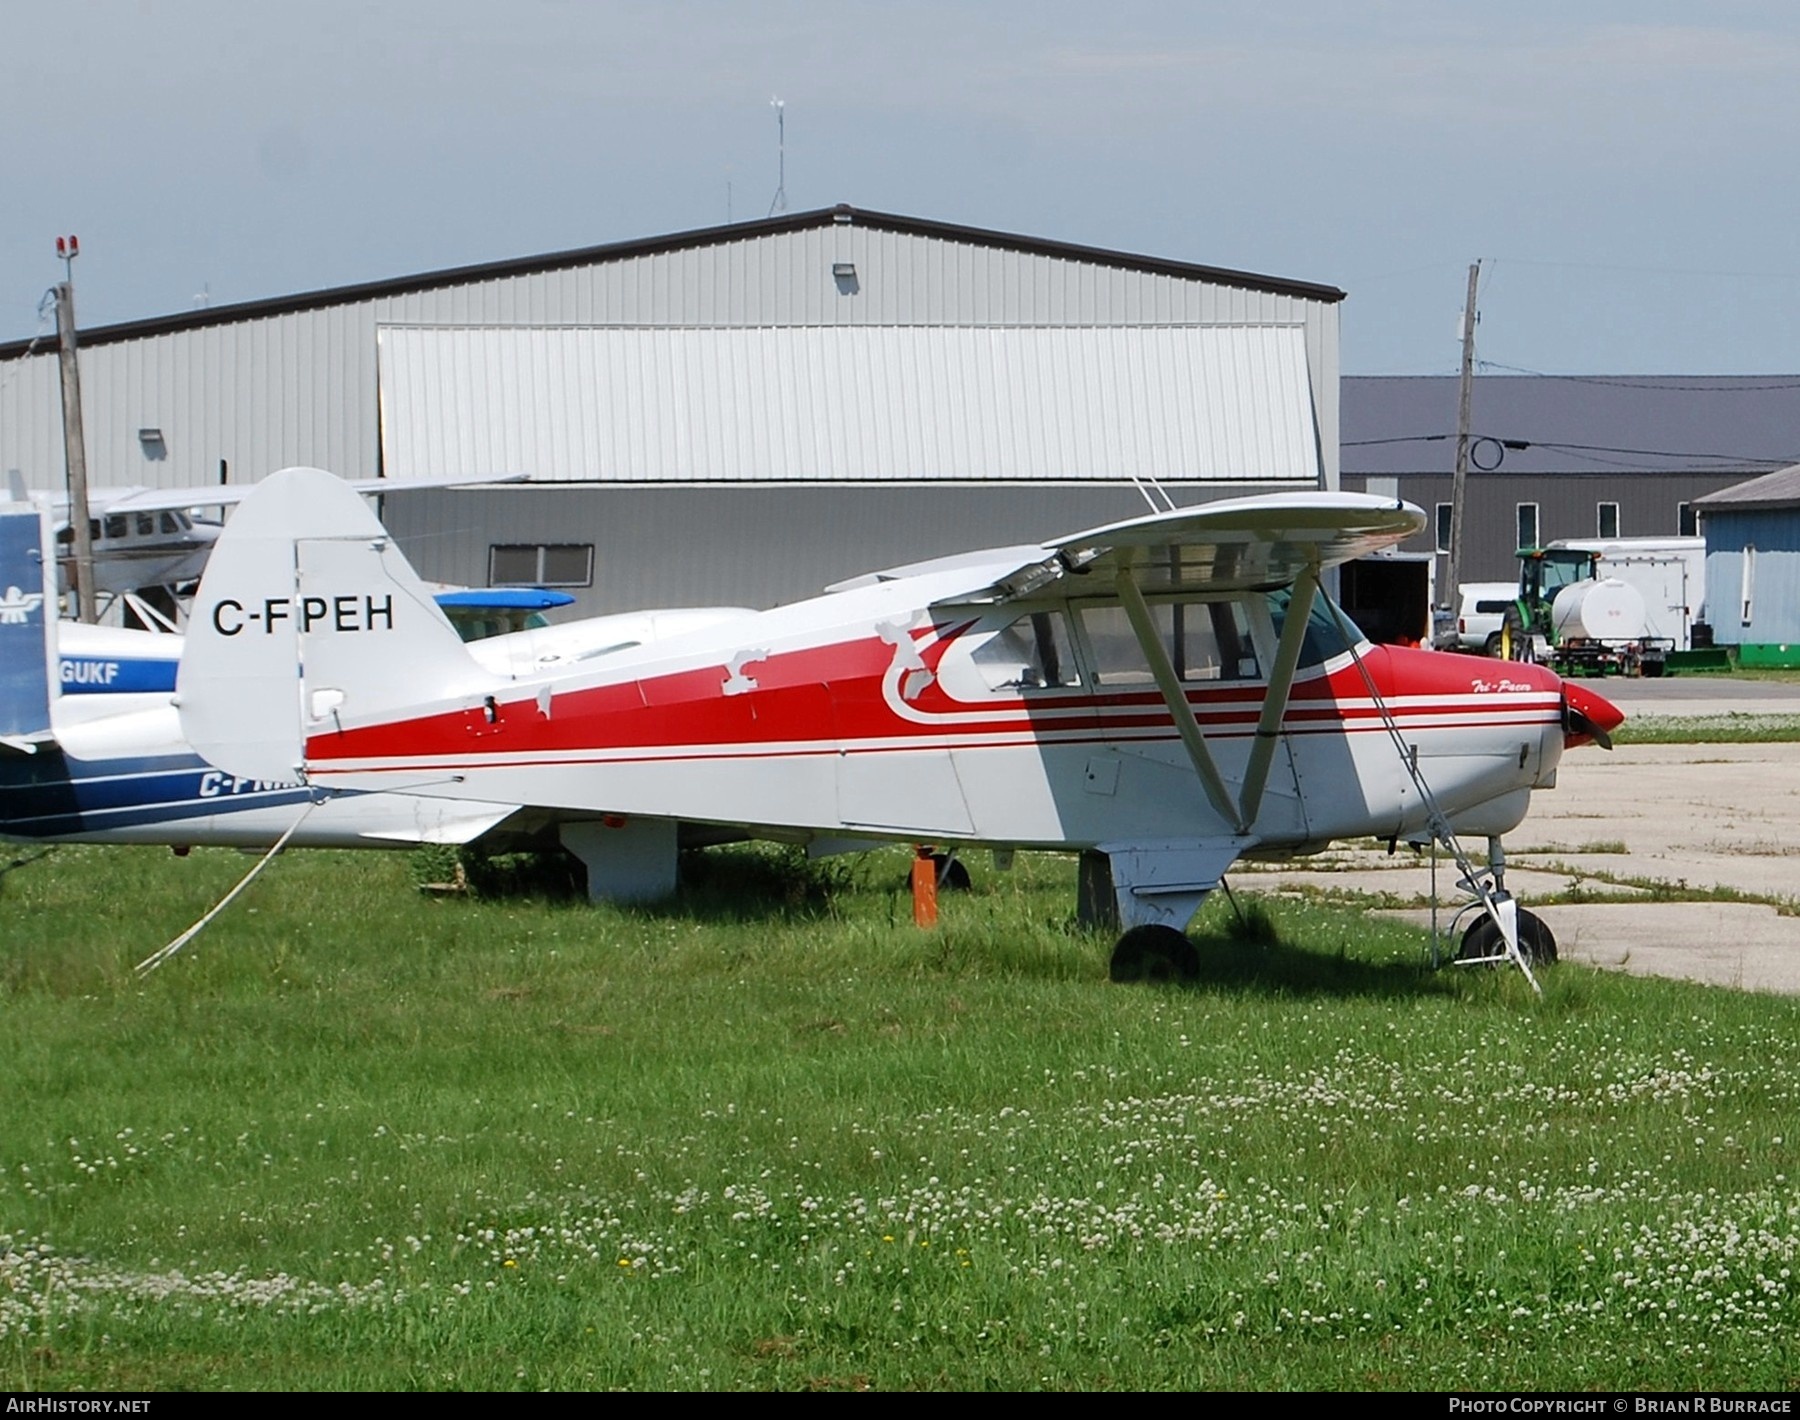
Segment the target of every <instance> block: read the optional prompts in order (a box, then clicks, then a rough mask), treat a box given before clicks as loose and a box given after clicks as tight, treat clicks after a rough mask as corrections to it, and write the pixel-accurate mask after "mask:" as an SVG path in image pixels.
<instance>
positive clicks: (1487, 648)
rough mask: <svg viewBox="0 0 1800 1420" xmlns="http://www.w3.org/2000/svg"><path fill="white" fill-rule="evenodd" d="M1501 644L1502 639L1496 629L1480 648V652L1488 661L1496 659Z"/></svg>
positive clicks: (1497, 658)
mask: <svg viewBox="0 0 1800 1420" xmlns="http://www.w3.org/2000/svg"><path fill="white" fill-rule="evenodd" d="M1502 646H1503V641H1502V638H1501V635H1500V633H1499V632H1498V631H1496V632H1495V633H1494V634H1493V635H1492V636H1490V637H1488V639H1487V644H1486V645H1484V646H1483V647H1482V648H1481V654H1482V655H1484V656H1486V657H1487V658H1488V659H1489V660H1490V661H1497V660H1499V659H1500V651H1501V649H1502Z"/></svg>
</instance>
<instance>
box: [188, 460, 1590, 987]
mask: <svg viewBox="0 0 1800 1420" xmlns="http://www.w3.org/2000/svg"><path fill="white" fill-rule="evenodd" d="M1423 523H1424V515H1423V514H1422V513H1421V512H1420V511H1419V510H1418V509H1417V508H1414V507H1412V506H1411V505H1409V504H1405V503H1398V502H1395V501H1393V500H1391V499H1381V498H1376V497H1371V496H1366V495H1359V494H1329V493H1320V494H1304V495H1300V494H1292V495H1280V496H1274V497H1266V498H1256V499H1239V500H1233V501H1227V502H1219V503H1212V504H1207V505H1203V506H1200V507H1196V508H1187V509H1176V510H1172V511H1170V512H1167V513H1160V514H1152V515H1150V516H1146V517H1140V518H1136V519H1133V520H1131V521H1128V522H1122V523H1117V524H1114V525H1112V526H1109V527H1104V528H1098V529H1095V530H1093V531H1090V532H1084V533H1079V534H1076V535H1074V536H1071V537H1064V538H1059V539H1057V540H1055V541H1052V542H1048V543H1045V544H1042V545H1026V546H1018V547H1009V548H1001V549H996V550H993V551H990V552H984V553H979V554H970V555H965V556H959V557H953V558H947V559H941V560H939V561H936V562H930V563H923V564H920V565H918V566H914V567H910V568H901V569H897V570H895V571H892V572H886V573H876V574H872V575H870V576H867V577H863V578H858V579H856V580H854V581H851V582H846V583H840V584H838V585H837V586H836V587H834V588H832V589H830V590H828V591H827V592H826V594H825V595H823V596H820V597H817V598H814V599H812V600H809V601H803V602H799V603H795V604H792V605H789V606H783V607H778V608H775V609H774V610H771V611H766V612H761V613H757V614H755V615H751V616H745V617H740V618H737V619H734V620H732V621H730V622H727V623H723V624H720V625H717V626H714V627H711V628H707V629H702V630H700V631H697V632H695V633H693V634H690V635H683V636H678V637H674V638H671V639H668V640H663V641H659V642H657V643H656V644H654V645H647V646H643V647H638V648H627V649H623V650H620V651H618V652H616V653H614V654H610V655H607V656H605V657H602V658H599V659H595V660H592V661H589V662H585V663H581V664H575V665H571V666H568V667H566V668H559V669H552V670H549V671H544V672H538V673H531V674H526V675H523V676H519V677H514V678H509V677H505V676H500V675H496V674H494V673H493V672H492V671H490V670H488V669H485V668H484V667H483V666H482V665H481V664H479V663H478V662H477V661H476V660H474V659H473V658H472V657H471V656H470V655H469V653H468V652H467V650H466V649H465V648H464V647H463V645H462V644H461V643H460V642H459V641H458V640H457V638H456V636H455V634H454V632H453V631H452V630H451V628H450V627H449V625H448V624H447V623H446V622H445V620H444V617H443V614H442V613H441V612H440V611H439V610H438V608H437V607H436V606H435V605H434V604H433V603H432V600H431V598H430V596H429V595H428V594H427V593H426V591H425V589H424V587H423V586H422V585H421V584H420V582H419V580H418V578H417V576H416V575H415V574H414V573H413V571H412V569H411V567H410V566H409V565H408V564H407V563H406V561H405V559H404V557H403V556H402V554H401V553H400V551H399V550H398V548H397V547H396V546H395V545H394V543H393V541H392V539H391V537H390V536H389V535H388V534H387V532H386V531H385V529H383V527H382V526H381V524H380V522H379V521H378V520H377V519H376V517H375V516H374V515H373V514H372V513H371V512H370V511H369V510H368V509H367V507H366V506H365V505H364V504H363V502H362V500H361V499H359V498H357V497H355V496H354V495H353V494H352V493H351V492H350V491H349V490H348V489H346V488H344V487H343V485H342V484H340V483H339V481H338V480H336V479H335V478H333V477H332V476H331V475H329V474H326V473H323V472H321V471H319V470H316V469H288V470H284V471H283V472H281V473H278V474H275V475H274V476H272V477H270V478H269V479H267V480H265V481H264V482H263V483H261V484H260V485H259V486H258V488H257V490H256V492H255V493H254V494H253V495H252V496H251V497H250V498H249V499H248V500H247V501H246V502H245V503H244V504H243V505H242V507H241V508H240V509H239V510H238V513H237V515H236V516H235V517H234V518H233V519H232V521H231V523H230V525H229V526H228V527H227V529H226V531H225V534H224V535H223V536H222V537H221V538H220V539H219V542H218V545H217V547H216V548H215V551H214V554H213V560H212V562H211V564H210V566H209V567H208V569H207V572H206V576H205V579H204V581H203V582H202V585H201V588H200V592H199V594H198V597H197V599H196V601H195V604H194V612H193V615H192V617H191V618H190V622H189V634H188V644H187V647H186V649H185V651H184V654H183V658H182V664H181V669H180V677H179V683H178V697H177V698H178V701H179V706H180V714H181V724H182V728H183V731H184V733H185V736H186V738H187V739H188V740H189V741H190V742H191V743H192V744H193V746H194V747H195V749H196V750H197V751H198V752H199V753H200V754H201V755H203V756H204V757H205V758H207V759H208V760H209V761H211V762H212V763H213V764H215V765H217V766H218V767H219V768H221V769H223V770H225V771H226V772H228V773H231V774H235V775H238V776H240V777H244V778H249V779H292V778H296V777H298V778H302V779H304V780H305V781H306V782H307V783H308V784H309V785H311V786H313V787H315V788H319V789H340V788H341V789H356V790H393V791H399V792H403V793H406V794H417V795H425V796H431V797H443V798H450V799H462V798H470V799H477V800H482V801H487V802H503V803H515V804H523V805H530V806H534V807H535V808H537V809H539V810H542V811H545V812H548V813H550V814H551V815H553V816H554V817H555V819H556V821H557V822H558V823H559V825H560V834H561V837H562V840H563V842H564V843H565V845H567V846H568V847H569V848H570V849H571V850H572V851H573V852H575V853H576V854H577V856H579V857H580V858H581V859H582V860H583V861H584V862H585V864H586V865H587V868H588V874H589V885H590V890H591V891H592V892H593V893H594V895H596V896H605V897H614V898H624V899H630V898H649V897H654V896H657V895H660V894H662V893H665V892H667V891H669V890H670V889H672V888H673V887H674V885H675V875H676V864H677V854H678V850H679V848H680V846H681V844H682V843H683V841H684V834H686V835H697V836H702V837H704V836H708V835H710V836H712V837H715V838H716V837H718V836H722V835H724V834H726V833H730V832H735V833H737V834H739V835H749V836H755V837H765V838H770V839H777V840H788V841H798V842H804V843H807V844H808V845H809V846H810V847H811V848H812V849H813V851H815V852H829V851H836V850H841V849H844V848H848V847H852V846H855V845H856V844H858V843H865V844H866V843H870V842H878V841H887V842H892V841H904V842H913V843H933V844H948V843H960V844H981V845H987V846H992V847H996V848H1031V849H1063V850H1077V851H1080V852H1081V853H1083V855H1084V860H1083V877H1084V882H1085V884H1086V887H1087V889H1088V891H1087V893H1086V894H1085V895H1086V896H1087V897H1088V898H1089V900H1090V902H1092V901H1095V900H1098V901H1099V902H1100V903H1102V904H1103V905H1104V906H1105V907H1106V908H1107V909H1109V911H1107V913H1106V916H1108V917H1111V916H1114V915H1116V920H1117V923H1118V925H1119V926H1120V927H1121V928H1122V929H1123V936H1122V937H1121V938H1120V941H1119V945H1118V947H1117V948H1116V950H1115V954H1114V961H1113V967H1114V974H1115V975H1120V976H1124V975H1132V974H1135V973H1139V972H1142V971H1145V970H1151V971H1174V972H1180V971H1183V970H1186V969H1191V967H1192V964H1193V962H1194V957H1193V948H1192V946H1191V945H1190V944H1189V943H1188V942H1187V939H1186V938H1185V936H1183V935H1182V929H1183V928H1185V926H1186V925H1187V922H1188V920H1189V918H1190V917H1191V916H1192V915H1193V913H1194V911H1195V909H1196V908H1197V907H1198V906H1199V904H1200V902H1201V900H1202V899H1203V898H1204V897H1205V896H1206V894H1207V893H1208V892H1210V891H1211V890H1212V889H1214V888H1215V887H1217V886H1218V884H1219V882H1220V880H1221V878H1222V876H1223V874H1224V873H1225V872H1226V870H1227V869H1228V868H1229V867H1230V866H1231V865H1232V863H1234V862H1235V861H1236V860H1237V859H1239V858H1241V857H1286V856H1291V855H1294V854H1301V853H1307V852H1310V851H1314V850H1317V849H1319V848H1322V847H1323V846H1325V845H1326V844H1328V843H1330V842H1331V841H1332V840H1334V839H1340V838H1353V837H1371V836H1372V837H1377V838H1381V839H1395V838H1412V839H1415V840H1419V841H1423V840H1425V839H1427V838H1433V837H1435V838H1441V839H1444V840H1445V841H1447V842H1453V841H1454V839H1453V835H1454V833H1457V832H1460V833H1470V834H1478V835H1481V836H1484V837H1486V838H1487V839H1488V840H1489V849H1490V852H1489V874H1488V876H1486V877H1483V876H1481V875H1478V874H1477V873H1476V871H1475V870H1474V869H1473V867H1472V866H1470V865H1469V864H1468V861H1467V859H1466V858H1462V857H1461V856H1460V850H1459V861H1461V862H1462V863H1463V864H1464V881H1465V883H1466V884H1467V885H1468V886H1469V888H1470V890H1471V891H1473V892H1474V893H1475V894H1476V896H1477V897H1478V899H1479V901H1480V905H1481V910H1482V911H1483V912H1484V914H1485V917H1486V919H1487V923H1488V927H1487V931H1488V934H1489V940H1491V941H1492V942H1494V943H1497V944H1498V946H1497V947H1496V948H1495V952H1496V954H1497V955H1499V956H1502V957H1506V958H1510V959H1512V960H1514V961H1515V962H1517V963H1518V964H1519V965H1520V966H1522V967H1525V966H1527V963H1526V955H1527V954H1526V953H1522V952H1521V951H1520V947H1519V942H1520V938H1521V935H1524V936H1526V937H1527V939H1528V945H1529V943H1530V941H1531V940H1533V939H1538V938H1541V937H1543V935H1544V934H1543V932H1542V927H1541V924H1538V923H1536V922H1535V919H1532V920H1531V922H1532V928H1533V930H1532V931H1531V932H1525V933H1522V929H1521V926H1520V921H1521V919H1520V916H1519V914H1518V910H1517V907H1516V905H1515V904H1514V902H1513V900H1512V899H1511V898H1510V896H1509V895H1508V894H1507V893H1506V892H1505V891H1504V888H1503V883H1502V878H1501V874H1502V872H1503V866H1502V863H1503V860H1502V858H1501V855H1500V852H1499V841H1500V836H1501V835H1502V834H1504V833H1506V832H1508V831H1510V830H1511V829H1512V828H1514V827H1515V826H1517V824H1518V823H1519V822H1520V821H1521V819H1523V817H1524V816H1525V813H1526V810H1527V808H1528V806H1529V803H1530V798H1531V791H1532V790H1533V789H1537V788H1546V787H1549V786H1551V785H1552V784H1553V783H1554V779H1555V771H1556V766H1557V762H1558V760H1559V759H1560V758H1561V755H1562V752H1563V750H1564V748H1565V747H1567V746H1569V745H1573V744H1579V743H1582V742H1584V741H1587V740H1599V741H1601V742H1603V743H1604V742H1605V741H1606V737H1607V732H1608V731H1609V730H1610V729H1612V728H1613V727H1614V726H1616V725H1617V724H1618V723H1619V722H1620V721H1621V719H1622V718H1623V717H1622V716H1621V715H1620V714H1619V712H1618V711H1617V710H1616V709H1615V708H1614V707H1613V706H1612V705H1610V704H1608V703H1607V702H1606V701H1605V700H1603V699H1602V698H1600V697H1599V696H1597V695H1595V694H1593V693H1592V692H1589V691H1586V690H1583V689H1582V688H1580V687H1578V686H1575V685H1571V684H1565V683H1564V682H1563V681H1562V680H1560V679H1559V678H1558V677H1557V676H1555V675H1554V674H1552V673H1551V672H1549V671H1547V670H1544V669H1542V668H1540V667H1537V666H1531V665H1507V666H1506V667H1504V668H1502V669H1500V670H1496V669H1495V668H1494V666H1493V664H1492V663H1491V662H1485V661H1479V660H1475V659H1473V658H1467V657H1459V656H1451V655H1444V654H1441V653H1435V652H1429V651H1410V650H1402V649H1399V648H1393V647H1374V646H1371V645H1369V644H1368V643H1367V642H1366V641H1364V640H1363V638H1362V637H1361V635H1360V633H1358V632H1357V631H1356V630H1355V628H1354V627H1353V626H1351V624H1350V623H1349V622H1348V621H1347V620H1346V619H1345V618H1344V616H1343V614H1342V613H1341V612H1339V611H1338V610H1337V609H1336V608H1335V606H1334V605H1333V604H1332V603H1331V602H1330V601H1329V599H1328V598H1327V597H1326V596H1325V595H1324V594H1323V592H1322V591H1321V589H1320V578H1321V576H1322V575H1323V574H1324V573H1325V572H1326V571H1327V570H1328V569H1329V568H1331V567H1333V566H1335V565H1337V564H1338V563H1341V562H1344V561H1346V560H1348V559H1350V558H1352V557H1356V556H1360V555H1362V554H1364V553H1367V552H1371V551H1373V550H1375V549H1377V548H1380V547H1384V546H1388V545H1391V544H1394V543H1397V542H1399V541H1400V540H1401V539H1403V538H1405V537H1407V536H1408V535H1409V534H1411V533H1413V532H1415V531H1417V530H1418V529H1419V528H1420V527H1421V526H1423ZM1481 926H1482V924H1481V923H1480V922H1477V923H1476V928H1475V929H1472V931H1476V930H1477V929H1480V928H1481Z"/></svg>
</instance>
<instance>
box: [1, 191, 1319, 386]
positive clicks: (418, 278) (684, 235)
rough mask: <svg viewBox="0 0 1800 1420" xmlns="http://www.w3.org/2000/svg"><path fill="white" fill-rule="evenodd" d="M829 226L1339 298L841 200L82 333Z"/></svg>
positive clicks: (172, 325)
mask: <svg viewBox="0 0 1800 1420" xmlns="http://www.w3.org/2000/svg"><path fill="white" fill-rule="evenodd" d="M835 223H854V224H857V225H860V226H866V227H873V228H877V229H881V230H885V231H891V232H901V233H906V234H909V235H913V236H922V237H936V238H939V239H941V240H944V241H950V242H960V243H964V244H966V245H971V246H982V247H993V248H999V249H1003V250H1009V251H1018V252H1025V253H1030V254H1032V255H1037V256H1050V257H1059V258H1062V259H1064V260H1068V261H1080V262H1088V263H1090V264H1092V265H1095V266H1107V267H1115V268H1119V269H1123V270H1128V271H1142V272H1148V273H1151V274H1154V275H1161V276H1174V277H1179V278H1183V279H1187V280H1192V281H1204V282H1209V283H1211V284H1213V285H1219V286H1232V287H1238V288H1240V289H1244V290H1250V291H1267V292H1272V293H1274V294H1276V295H1283V296H1298V297H1301V298H1303V299H1310V300H1315V301H1324V302H1328V303H1335V302H1338V301H1342V300H1343V299H1344V293H1343V292H1342V291H1340V290H1338V289H1337V287H1335V286H1322V285H1317V284H1314V283H1312V282H1307V281H1289V280H1285V279H1283V278H1281V277H1276V276H1258V275H1255V274H1254V273H1251V272H1247V271H1233V270H1229V269H1227V268H1224V267H1216V266H1196V265H1193V264H1192V263H1189V262H1182V261H1166V260H1163V259H1161V258H1158V257H1150V256H1135V255H1132V254H1131V253H1129V252H1118V251H1109V250H1107V249H1105V248H1103V247H1088V246H1078V245H1075V244H1073V243H1070V242H1053V241H1046V240H1044V239H1043V238H1041V237H1026V236H1019V235H1016V234H1014V233H1009V232H994V231H988V230H985V229H983V228H980V227H963V226H958V225H956V224H954V223H950V222H936V221H931V220H929V219H927V218H921V217H901V216H896V215H894V214H893V213H889V212H871V211H869V210H867V209H866V208H860V207H852V206H850V205H849V204H847V203H839V204H838V205H837V206H835V207H821V208H819V209H817V210H816V211H812V212H796V213H793V214H791V215H784V216H780V217H770V218H767V219H765V220H762V221H752V222H734V223H731V224H729V225H727V226H723V227H703V228H699V229H697V230H695V231H690V232H675V233H671V234H669V235H667V236H661V237H647V238H640V239H636V240H633V241H627V242H609V243H605V244H603V245H600V246H591V247H578V248H575V249H574V250H571V251H560V252H550V253H547V254H545V255H542V256H526V257H515V258H511V259H508V260H505V261H494V262H486V263H482V264H479V265H474V266H458V267H451V268H449V269H447V270H444V271H428V272H423V273H420V274H418V275H415V276H397V277H392V278H389V279H387V280H383V281H369V282H364V283H362V284H360V285H354V286H336V287H331V288H328V289H325V290H320V291H307V292H302V293H300V294H298V295H292V296H278V297H275V298H273V299H270V300H262V301H242V302H238V303H236V304H233V305H225V306H212V307H209V308H207V309H205V310H199V311H183V312H180V313H178V314H174V315H166V316H154V317H151V318H150V319H148V320H138V321H126V322H123V323H121V324H118V325H106V326H94V327H91V328H84V329H83V330H82V332H81V343H82V345H84V346H89V345H105V344H109V343H111V342H114V341H123V340H137V339H142V338H144V337H146V336H152V335H164V334H167V333H169V332H171V331H177V330H192V329H195V328H197V327H202V326H217V325H229V324H231V323H232V322H234V321H246V320H263V319H266V318H268V317H270V316H280V315H286V314H288V313H290V312H293V311H305V310H314V309H317V308H318V307H321V306H333V305H342V304H346V303H348V302H352V301H364V300H371V299H374V298H377V297H382V296H398V295H404V294H406V293H408V292H412V291H423V290H431V289H434V288H437V287H443V286H461V285H468V284H470V283H472V282H479V281H490V280H496V279H500V278H504V277H511V276H527V275H532V274H534V273H537V272H542V271H556V270H560V269H562V268H566V267H572V266H590V265H594V264H597V263H600V262H607V261H622V260H626V259H629V258H632V257H641V256H651V255H655V254H657V253H660V252H670V251H679V250H682V249H685V248H692V247H706V246H718V245H722V244H724V243H727V242H742V241H750V240H753V239H755V238H758V237H768V236H776V235H779V234H781V233H784V232H798V231H806V230H809V229H811V228H815V227H829V226H831V225H833V224H835ZM32 343H33V342H32V341H30V340H15V341H11V342H8V343H6V344H0V359H10V358H12V357H13V356H15V355H22V354H24V353H25V352H26V350H28V349H29V348H30V347H31V345H32Z"/></svg>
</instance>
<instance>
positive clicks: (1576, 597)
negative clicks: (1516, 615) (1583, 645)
mask: <svg viewBox="0 0 1800 1420" xmlns="http://www.w3.org/2000/svg"><path fill="white" fill-rule="evenodd" d="M1550 619H1551V624H1552V625H1554V626H1555V627H1556V639H1557V641H1558V642H1559V643H1561V642H1565V641H1607V642H1625V641H1642V640H1643V639H1644V638H1645V637H1646V636H1647V635H1649V634H1650V633H1649V630H1648V628H1647V627H1646V625H1645V621H1644V599H1643V597H1641V596H1640V595H1638V590H1637V588H1636V587H1633V586H1631V585H1629V584H1628V583H1625V582H1622V581H1620V580H1619V579H1618V578H1617V577H1606V578H1603V579H1602V580H1600V581H1598V582H1576V583H1574V584H1572V585H1570V586H1567V587H1564V588H1563V589H1562V590H1561V591H1560V592H1558V593H1557V594H1556V601H1555V602H1554V603H1553V604H1552V606H1551V609H1550Z"/></svg>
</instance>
